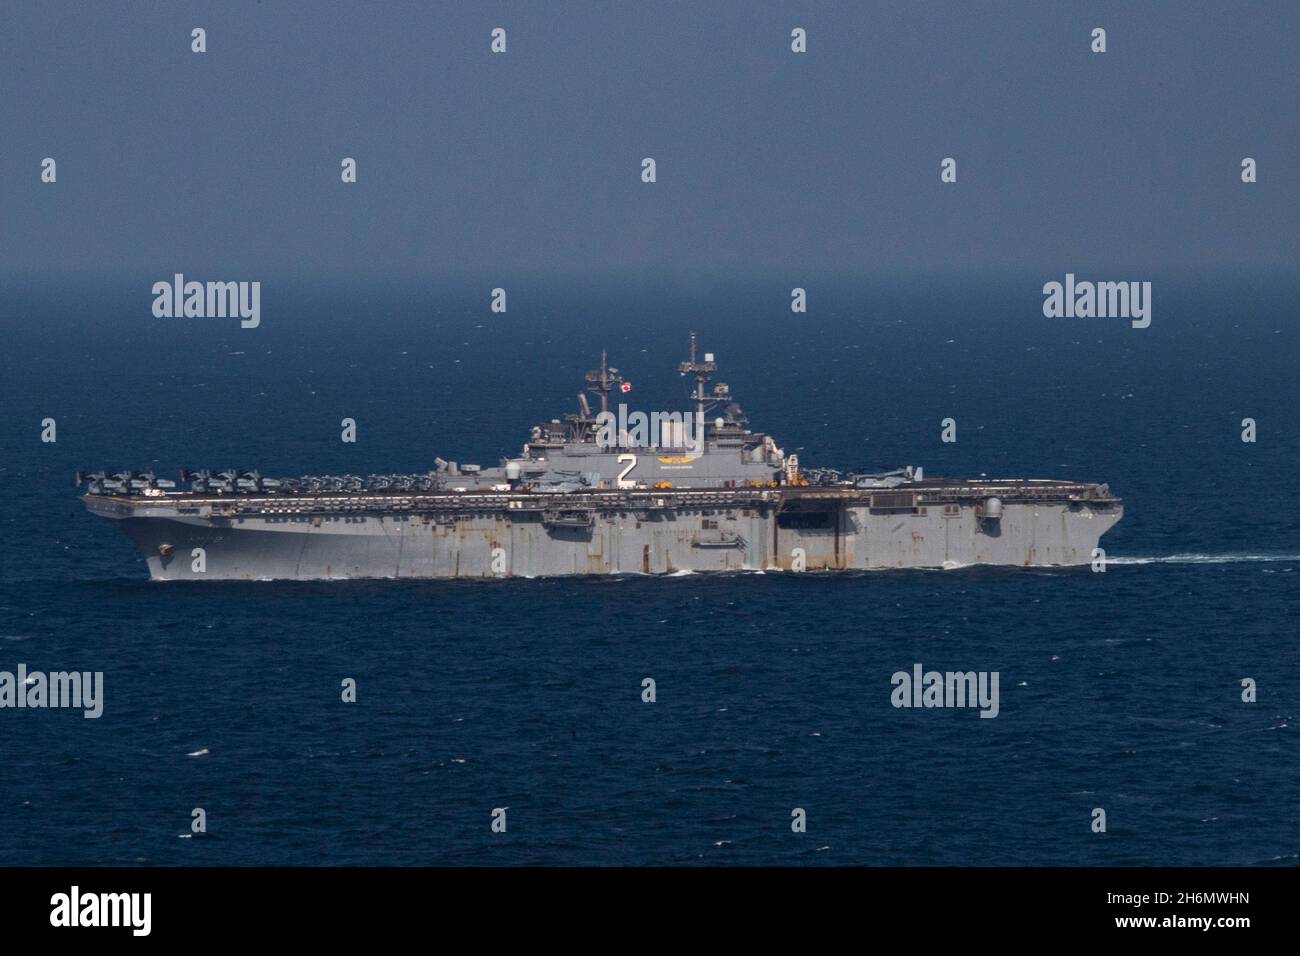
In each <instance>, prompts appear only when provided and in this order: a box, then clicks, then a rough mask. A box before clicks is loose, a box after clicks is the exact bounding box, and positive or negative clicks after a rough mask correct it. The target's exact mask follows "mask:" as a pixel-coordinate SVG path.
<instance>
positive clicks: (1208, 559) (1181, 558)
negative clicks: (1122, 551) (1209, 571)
mask: <svg viewBox="0 0 1300 956" xmlns="http://www.w3.org/2000/svg"><path fill="white" fill-rule="evenodd" d="M1260 561H1300V554H1166V555H1156V556H1152V557H1138V556H1134V557H1110V556H1107V558H1106V563H1107V564H1241V563H1249V562H1260Z"/></svg>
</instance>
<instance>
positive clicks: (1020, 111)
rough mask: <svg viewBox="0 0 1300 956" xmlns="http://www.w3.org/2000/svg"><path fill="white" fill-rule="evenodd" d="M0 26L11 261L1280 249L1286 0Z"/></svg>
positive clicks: (1289, 128) (191, 18)
mask: <svg viewBox="0 0 1300 956" xmlns="http://www.w3.org/2000/svg"><path fill="white" fill-rule="evenodd" d="M0 20H2V21H3V22H2V24H0V206H2V208H0V247H2V249H3V258H2V260H0V270H3V271H4V272H5V273H6V274H8V275H10V276H15V275H23V274H29V273H32V272H34V271H36V272H44V271H46V270H50V271H53V272H58V273H69V274H102V273H115V272H121V273H132V274H134V273H137V272H139V273H144V274H147V275H149V276H152V277H164V276H169V275H170V274H171V273H172V272H173V271H184V272H187V273H189V274H191V275H193V276H195V277H202V278H219V277H223V278H241V279H258V278H262V277H270V276H273V275H278V274H290V275H296V276H301V277H307V278H310V277H313V276H317V275H321V276H323V275H330V276H343V277H347V276H351V275H356V276H369V277H376V278H380V279H384V278H407V277H412V278H420V277H437V278H449V277H455V276H457V275H462V274H474V275H480V274H492V275H510V274H519V273H532V274H539V273H540V274H556V275H561V274H565V273H584V274H588V275H592V276H599V275H601V274H604V273H626V272H628V271H634V272H635V271H640V270H648V271H670V272H671V271H682V272H700V271H705V272H708V271H717V272H720V273H737V272H744V271H747V270H750V269H754V270H761V271H763V272H766V273H772V272H781V273H784V272H790V273H793V274H801V273H809V272H813V271H819V272H826V271H830V272H842V273H849V274H852V273H882V272H884V273H889V272H896V271H908V270H913V269H920V270H925V271H932V270H936V269H937V270H943V269H949V268H951V269H954V270H960V271H966V270H1002V269H1014V268H1026V269H1032V270H1039V271H1043V272H1046V273H1048V274H1049V275H1059V274H1061V273H1063V272H1064V271H1066V270H1067V269H1074V270H1081V269H1087V268H1089V267H1092V266H1095V267H1098V268H1112V269H1121V270H1125V271H1126V273H1127V274H1128V275H1129V276H1131V277H1139V275H1140V273H1141V272H1142V270H1148V269H1182V268H1187V269H1203V268H1207V267H1222V268H1227V269H1233V270H1235V269H1248V268H1253V267H1264V268H1268V269H1294V264H1295V263H1296V262H1297V257H1298V255H1300V229H1298V228H1297V225H1298V222H1300V212H1298V210H1300V189H1298V187H1297V184H1296V178H1295V170H1296V168H1297V163H1298V162H1300V122H1297V121H1298V120H1300V108H1298V106H1297V104H1300V52H1298V50H1300V47H1298V46H1297V38H1298V37H1300V4H1297V3H1293V2H1280V0H1279V2H1273V3H1199V2H1187V0H1180V2H1168V3H1140V4H1131V3H1073V2H1041V0H1038V2H1023V3H1004V2H987V3H986V2H981V3H955V2H954V3H942V4H941V3H933V2H900V3H888V4H879V3H847V2H846V3H827V2H816V3H812V2H809V3H780V4H777V3H764V2H726V3H722V2H709V0H695V2H682V3H664V2H657V0H643V2H636V3H632V2H595V3H576V2H565V0H552V2H546V3H540V2H539V3H523V2H515V3H484V2H463V3H432V2H428V3H363V2H356V3H336V2H311V3H308V2H298V3H291V2H263V3H255V2H243V0H231V2H223V3H220V4H210V3H183V2H180V3H129V4H117V3H96V4H88V3H51V2H41V3H35V2H26V0H7V2H6V3H5V4H4V6H3V11H2V12H0ZM196 26H201V27H204V28H205V29H206V30H207V43H208V52H207V53H205V54H201V55H200V54H195V53H192V52H190V30H191V28H193V27H196ZM497 26H501V27H504V28H506V30H507V31H508V43H509V49H508V52H507V53H506V54H505V55H493V54H492V53H491V52H490V51H489V33H490V31H491V29H492V28H494V27H497ZM795 26H801V27H804V28H806V29H807V31H808V47H809V51H808V53H807V54H805V55H796V54H794V53H792V52H791V50H790V30H791V29H792V28H793V27H795ZM1096 26H1101V27H1104V28H1105V29H1106V30H1107V33H1108V37H1107V43H1108V52H1106V53H1105V54H1094V53H1092V52H1090V49H1089V44H1090V36H1089V34H1090V31H1091V29H1092V28H1093V27H1096ZM46 156H50V157H54V158H55V159H56V160H57V162H58V182H57V184H55V185H45V184H42V183H41V182H40V179H39V174H40V163H41V160H42V159H43V158H44V157H46ZM345 156H352V157H355V158H356V159H357V161H358V164H359V182H358V183H357V184H355V185H344V184H343V183H341V182H340V177H339V172H340V168H339V164H340V161H341V159H342V158H343V157H345ZM646 156H650V157H654V158H655V160H656V161H657V164H658V180H659V181H658V182H657V183H655V184H653V185H645V184H642V183H641V181H640V162H641V160H642V158H643V157H646ZM946 156H952V157H955V158H956V159H957V162H958V182H957V183H956V184H954V185H945V184H942V183H941V182H940V179H939V172H940V170H939V164H940V160H941V159H943V158H944V157H946ZM1245 156H1251V157H1254V158H1255V159H1256V160H1257V161H1258V163H1259V182H1258V183H1256V184H1254V185H1244V184H1243V183H1242V182H1241V180H1240V162H1241V160H1242V158H1243V157H1245ZM1116 277H1124V276H1116Z"/></svg>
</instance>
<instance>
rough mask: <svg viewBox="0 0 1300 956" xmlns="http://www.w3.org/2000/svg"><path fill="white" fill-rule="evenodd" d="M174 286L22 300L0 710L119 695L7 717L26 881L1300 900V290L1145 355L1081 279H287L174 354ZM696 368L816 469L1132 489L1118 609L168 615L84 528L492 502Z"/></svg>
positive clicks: (109, 532) (750, 605) (663, 585)
mask: <svg viewBox="0 0 1300 956" xmlns="http://www.w3.org/2000/svg"><path fill="white" fill-rule="evenodd" d="M157 278H159V277H157V276H138V277H136V276H129V277H115V278H112V279H105V280H103V281H98V282H93V283H91V282H87V283H84V284H66V283H63V282H60V281H50V280H47V279H46V278H44V277H38V276H33V277H31V279H30V281H29V282H28V283H27V284H26V286H23V285H22V284H21V283H20V284H19V286H18V287H17V288H9V289H7V290H6V291H7V294H6V295H5V296H4V297H3V298H2V299H0V309H3V314H0V330H2V331H3V340H4V345H3V355H2V356H0V362H2V364H0V371H2V372H3V375H2V377H0V412H2V414H0V541H2V543H0V670H9V671H14V670H16V668H17V666H18V665H19V664H26V665H27V667H28V669H29V670H42V671H53V670H87V671H102V672H103V673H104V693H105V703H104V714H103V716H102V717H101V718H99V719H98V720H87V719H84V718H83V717H82V715H81V713H80V712H79V711H69V710H52V709H51V710H16V709H5V710H0V834H3V838H2V839H0V864H4V865H13V864H68V865H84V864H132V863H149V864H186V865H193V864H200V865H201V864H543V863H545V864H693V863H704V864H841V865H842V864H855V865H857V864H867V865H879V864H921V865H927V864H1084V865H1087V864H1121V865H1123V864H1143V865H1145V864H1166V865H1169V864H1175V865H1176V864H1285V865H1295V863H1296V862H1297V859H1298V858H1300V828H1298V827H1297V825H1296V806H1297V797H1300V785H1298V784H1297V770H1298V769H1300V750H1298V749H1297V744H1298V741H1297V736H1296V723H1297V717H1298V716H1300V653H1298V652H1297V638H1298V636H1300V631H1298V624H1300V588H1298V587H1297V585H1298V583H1300V481H1298V480H1297V465H1300V420H1298V418H1297V408H1300V402H1298V401H1297V399H1298V398H1300V386H1298V384H1297V382H1298V381H1300V378H1298V377H1297V374H1296V369H1295V366H1296V358H1297V354H1298V353H1300V350H1298V348H1297V346H1298V345H1300V333H1298V332H1297V325H1296V321H1295V315H1296V314H1295V302H1296V301H1297V300H1296V292H1297V289H1296V288H1295V287H1294V285H1288V284H1285V283H1282V282H1279V281H1278V280H1276V279H1273V278H1269V277H1242V276H1216V277H1206V276H1155V277H1144V278H1153V279H1154V292H1153V321H1152V325H1151V327H1150V328H1148V329H1145V330H1135V329H1132V328H1130V327H1128V324H1127V323H1126V322H1123V321H1121V320H1103V319H1091V320H1083V319H1075V320H1067V319H1055V320H1049V319H1045V318H1044V317H1043V315H1042V313H1041V303H1042V295H1041V291H1040V290H1041V286H1042V283H1043V282H1044V281H1047V280H1048V279H1052V278H1056V279H1060V278H1061V277H1060V276H1037V275H1035V276H1006V277H988V276H985V277H981V278H975V277H971V278H969V279H960V278H951V277H950V278H939V277H926V276H911V277H899V278H897V279H894V280H888V281H886V280H881V279H862V280H860V281H850V280H831V279H826V280H822V281H810V280H805V284H806V285H807V286H808V287H809V307H810V311H809V313H808V314H807V315H794V314H792V313H791V312H790V311H789V308H788V302H789V288H790V286H791V284H792V283H791V282H789V281H787V280H786V278H785V277H783V276H775V277H766V278H758V279H754V280H749V281H733V282H721V281H704V280H700V281H685V280H678V281H676V282H665V281H656V280H651V279H645V278H629V279H627V280H625V281H609V282H594V281H590V282H588V281H581V280H575V281H569V282H560V281H554V280H548V281H545V282H543V281H536V282H529V281H523V280H515V281H513V282H512V283H509V285H510V289H509V296H510V298H509V311H508V312H507V313H506V314H505V315H493V314H492V313H490V312H489V311H488V296H489V291H490V289H491V288H492V286H494V285H497V284H499V282H498V281H496V280H493V279H491V278H485V279H484V281H483V282H481V283H477V284H474V283H471V284H468V285H454V286H453V285H450V284H446V283H442V284H440V283H437V282H430V283H429V284H428V285H424V286H421V285H412V286H407V287H400V286H391V285H388V286H380V285H374V286H370V285H364V284H361V283H355V284H352V283H344V282H339V283H337V284H335V285H331V286H329V287H328V288H321V287H310V286H307V285H305V284H303V283H300V282H295V281H293V279H292V278H289V279H286V280H285V281H283V282H280V283H276V282H274V281H270V280H268V281H265V282H264V284H263V298H262V325H261V327H260V328H258V329H255V330H242V329H240V328H239V327H238V325H237V323H235V322H232V321H223V320H199V319H189V320H185V319H172V320H162V319H154V318H153V317H152V315H151V314H150V303H151V296H150V294H149V287H150V285H151V283H152V282H153V281H154V280H156V279H157ZM1114 278H1119V276H1115V277H1114ZM692 329H694V330H695V331H697V332H698V333H699V335H700V337H701V345H702V347H704V348H705V349H707V350H709V351H713V352H715V353H717V358H718V361H719V363H720V364H721V367H722V372H721V374H720V375H719V380H721V381H724V382H727V383H728V384H730V385H731V386H732V389H733V391H734V392H735V393H736V395H737V396H738V398H739V400H740V402H741V404H742V405H743V406H744V408H745V410H746V412H747V413H748V415H749V417H750V419H751V421H752V422H753V427H755V428H760V429H763V430H766V431H769V432H771V433H773V434H774V435H775V436H776V438H777V439H778V441H779V442H780V443H781V444H782V445H783V447H785V448H786V449H787V451H789V450H797V451H798V454H799V456H800V459H801V460H802V462H803V463H804V464H805V465H830V466H835V467H843V468H866V469H881V470H883V469H887V468H892V467H896V466H899V465H904V464H914V465H922V466H924V467H925V468H926V471H927V474H930V475H952V476H959V475H965V476H978V475H980V474H987V475H989V476H998V477H1011V476H1031V477H1048V478H1072V479H1080V480H1092V481H1106V482H1109V483H1110V485H1111V487H1112V489H1113V490H1115V491H1116V492H1117V493H1119V494H1121V495H1122V496H1123V497H1124V499H1125V507H1126V514H1125V517H1124V519H1123V521H1121V522H1120V524H1119V525H1118V526H1117V527H1116V529H1115V530H1114V531H1113V532H1111V533H1110V534H1108V535H1107V536H1106V537H1105V538H1104V539H1103V545H1104V547H1105V548H1106V550H1107V552H1108V555H1109V557H1110V558H1111V563H1110V565H1109V567H1108V570H1107V571H1106V573H1104V574H1097V573H1093V572H1091V571H1090V570H1088V569H1086V568H1085V569H1080V570H1046V569H1036V570H1030V569H993V568H967V569H960V570H954V571H945V572H875V573H864V574H854V573H841V574H827V573H822V574H818V573H809V574H805V575H792V574H784V575H783V574H740V575H723V576H706V575H693V576H680V577H673V578H662V579H660V578H643V577H639V576H636V577H619V578H604V579H553V580H517V581H508V582H496V581H490V582H479V583H469V582H428V583H412V582H401V583H396V582H365V583H346V582H340V583H267V582H263V583H217V582H214V583H210V584H203V585H190V584H185V583H169V584H151V583H150V582H149V581H148V580H147V575H146V571H145V567H144V564H143V561H142V560H141V559H140V558H139V557H138V556H137V555H136V553H135V551H134V549H133V548H132V547H131V546H130V545H129V544H128V542H127V541H126V539H125V538H123V537H121V536H119V535H118V533H117V532H116V531H114V529H113V528H112V527H110V526H109V524H108V523H107V522H104V521H101V520H98V519H93V518H91V517H89V516H88V515H86V514H85V513H84V511H83V509H82V506H81V504H80V503H79V502H78V500H77V492H76V489H75V488H74V487H73V472H74V471H76V470H77V469H90V468H100V467H109V468H110V469H121V468H132V467H136V468H144V467H152V468H154V469H155V470H157V471H158V472H159V473H160V474H166V475H174V474H175V472H176V471H177V469H178V468H181V467H188V468H198V467H227V466H235V467H254V466H257V467H260V468H261V469H262V471H263V472H264V473H266V474H273V475H274V474H280V475H298V474H303V473H321V472H335V473H338V472H344V471H351V472H357V473H363V472H371V471H383V472H392V471H399V470H400V471H423V470H427V469H428V468H429V467H430V466H431V462H432V460H433V458H434V456H435V455H441V456H442V457H444V458H452V459H455V460H458V461H461V462H468V461H478V462H480V463H483V464H494V463H495V461H496V459H497V458H499V457H500V456H502V455H513V454H515V453H517V451H518V449H519V447H520V445H521V444H522V442H523V441H524V439H525V437H526V436H527V434H528V429H529V426H530V425H532V424H533V423H534V422H535V421H539V420H545V419H550V418H553V417H560V416H561V415H562V414H564V413H566V412H569V411H571V410H572V409H573V406H574V404H575V401H576V398H575V396H576V394H577V391H578V388H579V386H580V384H581V381H582V376H583V373H584V372H585V371H586V370H587V369H588V368H590V367H592V366H593V365H594V364H595V363H596V362H597V361H598V358H599V353H600V350H601V349H602V348H607V349H608V350H609V352H610V358H611V361H612V362H613V363H614V364H616V365H618V366H619V367H620V368H621V369H622V371H623V372H624V374H625V375H626V376H627V377H628V378H629V379H631V380H632V382H633V383H634V388H635V391H634V393H633V395H634V397H635V398H636V399H637V400H638V402H640V403H641V405H639V406H638V407H642V406H643V407H646V408H654V409H659V408H665V409H673V408H683V407H685V406H686V400H685V396H686V393H687V383H686V382H685V381H684V380H682V379H681V378H679V376H678V375H677V373H676V371H675V369H676V363H677V362H678V361H680V360H681V359H682V358H683V357H684V352H685V349H686V344H687V335H688V333H689V331H690V330H692ZM46 417H51V418H54V419H55V420H56V422H57V439H58V440H57V442H56V443H53V444H49V443H42V442H41V440H40V433H41V421H42V419H44V418H46ZM344 417H351V418H354V419H356V421H357V424H358V442H357V444H355V445H344V444H342V443H341V442H340V441H339V431H340V420H341V419H342V418H344ZM947 417H952V418H955V419H956V421H957V434H958V441H957V442H956V444H943V443H941V441H940V422H941V420H942V419H944V418H947ZM1245 417H1252V418H1254V419H1256V421H1257V423H1258V441H1257V442H1255V443H1253V444H1248V443H1243V442H1242V441H1241V421H1242V419H1243V418H1245ZM915 663H921V664H923V665H924V666H925V667H926V668H927V669H938V670H996V671H998V672H999V673H1000V679H1001V685H1000V686H1001V700H1000V706H1001V712H1000V714H999V715H998V717H997V718H996V719H992V720H986V719H979V718H978V716H977V713H976V712H975V711H972V710H902V709H895V708H894V707H892V706H891V705H890V691H891V684H890V676H891V675H892V674H893V673H894V672H895V671H898V670H910V669H911V667H912V665H913V664H915ZM348 677H351V678H354V679H355V680H356V681H357V685H358V700H357V702H356V703H355V704H344V703H342V702H341V701H340V682H341V681H342V680H343V679H344V678H348ZM645 677H652V678H654V680H655V681H656V684H657V701H656V702H655V703H653V704H646V703H643V702H642V700H641V681H642V679H643V678H645ZM1247 677H1249V678H1253V679H1254V680H1255V681H1256V682H1257V686H1258V700H1257V702H1255V703H1243V702H1242V700H1241V681H1242V680H1243V679H1244V678H1247ZM196 807H201V808H203V809H204V811H205V812H206V815H207V833H206V834H202V835H198V836H191V834H190V821H191V811H192V810H193V809H194V808H196ZM500 807H504V808H508V809H507V820H508V828H507V832H505V833H504V834H497V833H493V832H492V831H491V828H490V823H491V815H492V811H493V809H494V808H500ZM796 807H799V808H803V809H804V810H806V812H807V832H806V833H794V832H792V831H791V826H790V822H791V811H792V809H793V808H796ZM1096 807H1101V808H1104V809H1105V811H1106V814H1107V823H1108V829H1107V832H1106V833H1104V834H1098V833H1093V832H1092V831H1091V822H1092V810H1093V808H1096Z"/></svg>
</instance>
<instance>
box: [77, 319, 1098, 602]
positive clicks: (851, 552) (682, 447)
mask: <svg viewBox="0 0 1300 956" xmlns="http://www.w3.org/2000/svg"><path fill="white" fill-rule="evenodd" d="M679 371H680V372H681V374H682V375H683V376H689V377H691V378H693V379H694V382H695V386H694V389H693V393H692V401H693V406H694V407H693V408H692V409H691V410H689V411H686V412H681V413H672V414H670V413H654V414H650V415H647V414H645V413H636V412H633V413H631V414H629V413H628V412H627V409H626V406H625V405H623V406H621V407H620V408H619V409H618V410H617V412H615V411H613V410H611V409H610V396H611V394H614V395H619V396H621V395H624V394H626V392H627V390H628V389H629V388H630V385H629V384H628V383H627V382H626V381H625V379H624V378H623V376H622V375H621V374H620V373H619V371H618V369H616V368H612V367H610V366H609V365H608V363H607V361H606V358H605V356H604V355H603V354H602V356H601V363H600V367H599V368H597V369H594V370H592V371H591V372H588V373H587V376H586V382H585V388H586V391H587V392H590V393H591V394H592V395H594V396H596V397H597V398H598V399H599V402H600V412H598V413H595V412H593V411H592V408H591V403H590V401H589V400H588V398H587V396H586V395H585V394H580V395H579V401H578V410H577V412H576V413H574V414H570V415H567V416H565V418H564V419H563V420H552V421H549V422H546V423H544V424H540V425H537V426H535V427H534V428H533V429H532V433H531V434H530V436H529V438H528V441H527V442H526V443H525V444H524V446H523V449H522V451H521V453H520V454H519V456H518V457H516V458H510V459H503V460H502V461H501V462H500V463H499V464H498V465H496V466H493V467H480V466H478V465H471V464H458V463H456V462H454V461H444V460H442V459H441V458H439V459H435V462H434V468H433V469H431V470H430V471H428V472H427V473H424V474H419V475H368V476H357V475H343V476H327V475H313V476H305V477H302V478H293V479H272V478H265V477H263V476H262V475H260V474H259V473H258V472H255V471H250V472H240V471H234V470H231V471H223V472H214V471H207V470H205V471H199V472H195V473H186V472H182V473H181V481H180V482H179V483H177V482H172V481H168V480H164V479H159V478H157V477H156V476H154V475H153V474H152V473H148V472H118V473H115V474H110V473H107V472H96V473H91V474H81V473H79V474H78V476H77V480H78V484H79V485H81V484H85V485H87V491H86V493H85V494H84V495H83V496H82V500H83V502H84V503H85V505H86V507H87V508H88V509H89V510H90V512H91V513H93V514H96V515H99V516H101V517H104V518H107V519H109V520H110V521H111V522H113V523H114V524H115V525H116V526H117V527H118V528H119V529H120V530H122V531H123V532H124V533H126V534H127V535H128V536H129V537H130V538H131V540H132V541H134V542H135V544H136V546H137V547H138V548H139V550H140V552H141V553H142V554H143V556H144V558H145V560H146V562H147V564H148V568H149V574H150V577H152V578H154V579H157V580H177V579H184V580H229V579H239V580H276V579H293V580H312V579H327V578H500V577H541V576H549V575H585V574H673V573H678V572H687V571H742V570H750V571H760V570H761V571H775V570H781V571H819V570H851V569H858V570H866V569H887V568H953V567H959V566H964V565H976V564H992V565H1018V566H1038V565H1080V564H1087V563H1089V562H1091V561H1093V560H1094V558H1095V556H1096V555H1095V550H1094V549H1096V548H1097V547H1098V542H1099V540H1100V538H1101V536H1102V535H1103V534H1104V533H1105V532H1106V531H1107V530H1109V529H1110V528H1111V527H1112V526H1113V525H1114V524H1115V523H1116V522H1117V521H1118V520H1119V519H1120V517H1121V516H1122V514H1123V503H1122V501H1121V500H1120V499H1119V498H1118V497H1116V496H1115V495H1113V494H1111V492H1110V489H1109V487H1108V486H1107V485H1105V484H1094V483H1082V482H1069V481H1054V480H1040V479H1006V480H987V479H981V480H952V479H946V478H932V477H926V476H925V475H924V474H923V471H922V469H921V468H912V467H909V468H903V469H898V470H896V471H891V472H884V473H875V474H870V473H862V472H840V471H835V470H832V469H827V468H817V469H803V468H801V467H800V464H799V461H798V458H797V456H796V455H793V454H786V453H785V452H784V451H783V450H782V449H781V448H780V447H778V445H777V444H776V441H775V440H774V439H773V438H772V436H770V435H767V434H765V433H763V432H759V431H754V430H751V429H750V428H749V422H748V419H746V418H745V416H744V413H743V411H742V409H741V407H740V405H739V404H738V403H737V401H736V400H735V397H734V396H733V395H732V393H731V390H730V388H729V387H728V386H727V385H724V384H720V383H718V384H713V385H712V387H711V388H710V383H711V381H712V379H713V377H714V373H715V372H716V371H717V364H716V362H715V361H714V356H713V355H712V354H711V353H705V354H703V355H702V356H701V355H700V354H699V353H698V352H697V349H696V342H695V337H694V336H693V335H692V337H691V348H690V357H689V359H688V360H687V361H685V362H683V363H681V365H680V366H679ZM185 485H188V488H185V487H184V486H185Z"/></svg>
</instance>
